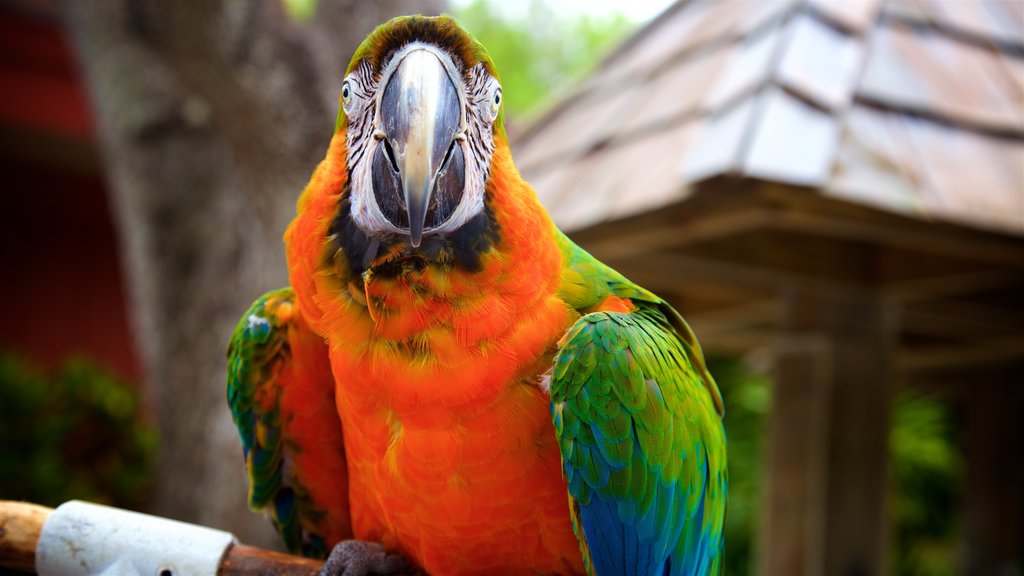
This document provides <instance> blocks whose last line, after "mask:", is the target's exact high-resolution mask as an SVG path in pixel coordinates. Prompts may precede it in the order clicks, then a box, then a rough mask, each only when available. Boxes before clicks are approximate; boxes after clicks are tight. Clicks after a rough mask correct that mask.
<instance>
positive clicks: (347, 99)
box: [341, 80, 352, 108]
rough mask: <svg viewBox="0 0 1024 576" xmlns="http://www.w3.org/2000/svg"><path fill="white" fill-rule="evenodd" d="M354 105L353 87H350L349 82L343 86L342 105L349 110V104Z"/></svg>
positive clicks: (346, 81)
mask: <svg viewBox="0 0 1024 576" xmlns="http://www.w3.org/2000/svg"><path fill="white" fill-rule="evenodd" d="M351 103H352V87H351V86H350V85H349V82H348V80H345V83H344V84H342V85H341V104H342V105H343V106H344V107H345V108H348V106H349V104H351Z"/></svg>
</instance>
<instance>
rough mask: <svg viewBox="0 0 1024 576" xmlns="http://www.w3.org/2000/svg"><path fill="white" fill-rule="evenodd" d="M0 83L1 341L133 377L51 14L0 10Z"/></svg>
mask: <svg viewBox="0 0 1024 576" xmlns="http://www.w3.org/2000/svg"><path fill="white" fill-rule="evenodd" d="M0 86H3V90H0V182H2V190H3V192H2V193H0V199H2V204H0V206H2V209H0V303H2V307H3V313H2V318H3V319H2V321H0V349H8V350H10V349H13V350H16V351H18V352H20V353H22V354H24V355H27V356H29V357H30V358H32V359H34V360H35V361H37V362H39V363H42V364H44V365H50V366H55V365H57V364H59V363H61V362H62V361H63V360H64V359H65V358H67V357H68V356H69V355H73V354H84V355H87V356H89V357H91V358H92V359H94V360H97V361H99V362H100V363H102V364H105V365H107V366H109V367H110V368H112V369H113V370H114V371H115V372H116V373H118V374H120V375H121V376H123V377H126V378H131V379H137V378H138V377H139V376H140V370H139V363H138V359H137V356H136V354H135V348H134V345H133V341H132V339H131V338H130V332H129V329H128V322H127V317H126V312H125V310H126V300H125V289H124V285H123V280H122V273H121V267H120V261H119V256H118V247H117V236H116V232H115V229H114V226H113V223H112V218H111V211H110V207H109V205H108V195H107V191H106V189H105V188H104V185H103V182H102V180H101V177H100V175H99V168H98V167H97V166H96V165H95V162H96V161H95V159H94V158H95V154H94V153H89V152H90V151H91V150H92V148H93V140H92V129H91V121H90V118H89V109H88V106H87V103H86V101H85V97H84V91H83V90H82V86H81V83H80V81H79V78H78V76H77V71H76V68H75V63H74V59H73V57H72V54H71V51H70V49H69V46H68V44H67V42H66V39H65V38H64V36H63V34H62V31H61V29H60V27H59V25H58V24H57V22H56V21H55V20H53V19H48V18H45V17H43V18H40V17H38V16H29V15H24V14H20V13H17V12H12V11H10V10H6V11H5V10H3V9H0ZM19 140H20V141H23V145H22V142H19ZM48 142H52V143H54V144H56V145H55V146H54V152H53V154H47V150H46V148H45V147H46V143H48ZM40 143H42V144H40ZM40 147H42V149H40ZM30 148H31V149H32V150H31V151H30V152H29V149H30ZM57 148H61V149H62V150H64V151H65V152H62V153H59V154H58V153H57V151H56V149H57ZM67 150H78V151H80V152H81V151H85V153H84V154H81V153H79V156H78V157H77V158H74V159H73V160H74V161H73V162H68V161H67V160H68V156H67V153H66V151H67ZM90 163H91V166H90ZM72 165H75V166H77V167H76V168H70V167H69V166H72ZM83 165H84V169H83Z"/></svg>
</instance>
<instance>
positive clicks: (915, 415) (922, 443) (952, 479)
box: [889, 392, 963, 576]
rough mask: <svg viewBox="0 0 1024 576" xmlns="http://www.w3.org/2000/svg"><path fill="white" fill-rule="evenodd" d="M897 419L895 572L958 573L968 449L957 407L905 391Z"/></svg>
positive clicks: (892, 441)
mask: <svg viewBox="0 0 1024 576" xmlns="http://www.w3.org/2000/svg"><path fill="white" fill-rule="evenodd" d="M892 419H893V422H892V432H891V435H890V436H889V447H890V454H891V459H892V460H891V462H892V474H891V480H892V486H891V489H892V498H890V507H889V513H890V521H891V522H892V525H893V526H894V527H895V534H894V537H895V542H894V545H893V547H892V552H893V553H892V556H891V559H892V562H893V566H892V571H893V573H894V574H905V575H907V576H917V575H921V576H924V575H929V576H944V575H948V574H958V573H960V572H961V571H962V570H961V569H960V568H959V564H958V560H959V559H958V557H957V553H958V550H957V542H958V541H959V540H960V530H961V528H960V524H959V523H958V521H957V519H958V517H959V515H958V514H957V506H958V502H959V487H960V486H962V485H963V484H962V482H963V457H962V453H963V452H962V450H961V449H960V443H959V438H958V435H957V433H958V429H957V426H956V422H957V420H956V418H954V414H953V411H952V408H951V407H950V405H949V404H948V403H945V402H942V401H940V400H937V399H935V398H932V397H929V396H924V395H921V394H916V393H912V392H903V393H901V394H900V395H899V396H897V398H896V400H895V402H894V404H893V417H892Z"/></svg>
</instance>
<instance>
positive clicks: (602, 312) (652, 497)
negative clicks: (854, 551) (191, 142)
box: [227, 16, 727, 575]
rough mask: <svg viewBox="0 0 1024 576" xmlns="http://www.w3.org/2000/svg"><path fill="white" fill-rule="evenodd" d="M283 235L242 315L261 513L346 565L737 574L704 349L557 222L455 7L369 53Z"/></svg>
mask: <svg viewBox="0 0 1024 576" xmlns="http://www.w3.org/2000/svg"><path fill="white" fill-rule="evenodd" d="M621 168H622V169H623V170H630V169H634V168H633V167H629V166H622V167H621ZM623 193H626V192H625V191H623ZM284 240H285V244H286V253H287V261H288V269H289V274H290V284H291V287H290V288H286V289H283V290H278V291H274V292H271V293H269V294H267V295H265V296H263V297H261V298H260V299H258V300H257V301H256V303H255V304H253V306H252V307H251V308H250V309H249V311H248V312H247V313H246V314H245V315H244V316H243V317H242V319H241V321H240V322H239V324H238V326H237V328H236V329H235V332H234V335H233V337H232V341H231V345H230V348H229V353H228V357H229V361H228V387H227V392H228V401H229V405H230V408H231V412H232V415H233V418H234V421H235V424H236V425H237V427H238V430H239V432H240V435H241V437H242V444H243V447H244V453H245V463H246V467H247V470H248V475H249V482H250V484H249V504H250V506H251V507H252V508H254V509H256V510H259V511H262V512H264V513H265V514H266V515H268V516H269V517H270V518H271V519H272V521H273V522H274V524H275V526H276V527H277V530H278V531H279V532H280V534H281V536H282V538H283V539H284V542H285V544H286V545H287V547H288V549H289V550H291V551H293V552H301V553H304V554H307V555H313V556H323V555H325V554H327V552H328V551H329V550H331V549H332V548H333V550H334V552H332V553H331V557H330V559H329V561H328V567H331V566H333V569H336V570H337V571H346V570H347V572H345V573H359V572H364V573H365V572H369V571H375V572H386V571H388V570H389V568H386V566H391V568H390V569H392V570H398V569H402V568H395V566H396V564H394V562H393V561H394V560H395V558H396V557H398V558H401V557H404V558H408V559H410V560H411V561H412V562H414V563H415V564H416V565H417V566H419V567H420V568H422V569H424V570H426V571H427V572H428V573H433V574H471V573H501V574H515V573H523V574H539V573H545V574H554V573H559V574H581V573H584V572H586V573H588V574H598V575H607V574H638V575H639V574H666V575H669V574H671V575H683V574H685V575H690V574H709V573H718V572H719V566H720V564H721V557H722V543H723V539H722V524H723V521H724V516H725V508H726V490H727V487H726V486H727V479H726V440H725V431H724V428H723V425H722V420H721V416H722V411H723V410H722V399H721V396H720V394H719V391H718V388H717V386H716V384H715V382H714V380H713V379H712V377H711V375H710V374H709V373H708V371H707V369H706V367H705V363H704V358H703V354H702V352H701V348H700V345H699V344H698V343H697V340H696V338H695V337H694V335H693V332H692V331H691V330H690V328H689V327H688V326H687V324H686V322H685V321H684V320H683V318H682V317H681V316H680V315H679V314H678V313H677V312H676V311H675V310H673V309H672V307H671V306H669V305H668V304H667V303H666V302H665V301H664V300H662V299H661V298H659V297H658V296H656V295H654V294H653V293H651V292H649V291H647V290H645V289H644V288H641V287H640V286H637V285H636V284H633V283H632V282H630V281H629V280H627V279H626V278H625V277H623V276H622V275H620V274H619V273H617V272H616V271H614V270H612V269H611V268H609V267H608V266H606V265H604V264H602V263H601V262H599V261H598V260H596V259H595V258H594V257H592V256H591V255H590V254H588V253H587V252H585V251H584V250H582V249H581V248H580V247H578V246H576V245H575V244H573V242H572V241H570V240H569V239H568V238H567V237H566V236H565V235H564V234H563V233H561V232H560V231H559V230H558V229H557V228H556V227H555V226H554V224H553V223H552V221H551V219H550V218H549V216H548V214H547V213H546V212H545V210H544V208H542V206H541V205H540V203H539V201H538V199H537V197H536V195H535V193H534V191H533V189H532V188H530V186H529V185H528V184H527V183H525V182H524V181H523V180H522V178H521V177H520V175H519V173H518V172H517V170H516V167H515V165H514V163H513V161H512V156H511V152H510V149H509V144H508V141H507V139H506V136H505V131H504V127H503V106H502V90H501V85H500V83H499V80H498V75H497V72H496V70H495V67H494V64H493V62H492V61H491V59H490V58H489V57H488V55H487V52H486V51H485V49H484V48H483V46H481V44H480V43H479V42H478V41H477V40H476V39H475V38H474V37H473V36H471V35H470V34H468V33H467V32H466V31H464V30H463V29H462V28H461V27H460V26H459V25H458V24H457V23H456V21H455V20H454V19H452V18H450V17H447V16H441V17H433V18H431V17H423V16H407V17H400V18H396V19H393V20H391V21H389V22H387V23H385V24H383V25H381V26H380V27H378V28H377V29H376V30H374V31H373V32H372V33H371V34H370V35H369V36H368V37H367V38H366V40H365V41H364V42H363V43H362V44H361V45H360V47H359V48H358V49H357V51H356V53H355V55H354V56H353V58H352V61H351V63H350V64H349V66H348V70H347V73H346V76H345V78H344V81H343V83H342V85H341V98H340V111H339V114H338V119H337V124H336V126H335V131H334V136H333V138H332V140H331V142H330V146H329V148H328V150H327V156H326V158H325V159H324V160H323V162H322V163H321V164H320V165H319V166H318V167H317V168H316V171H315V172H314V174H313V176H312V179H311V181H310V182H309V184H308V186H307V187H306V189H305V191H304V192H303V193H302V195H301V196H300V198H299V200H298V209H297V216H296V217H295V219H294V221H293V222H292V223H291V224H290V225H289V227H288V228H287V231H286V232H285V235H284ZM360 541H367V542H371V543H373V544H372V545H369V546H368V547H367V548H366V549H365V550H364V549H362V548H359V547H358V546H356V547H353V546H352V543H358V542H360ZM339 551H340V552H339ZM339 558H340V560H339ZM335 561H337V562H335ZM332 562H335V563H334V564H332ZM338 562H340V564H339V563H338ZM389 562H390V564H389ZM405 568H406V569H407V568H408V567H405Z"/></svg>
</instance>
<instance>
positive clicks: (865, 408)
mask: <svg viewBox="0 0 1024 576" xmlns="http://www.w3.org/2000/svg"><path fill="white" fill-rule="evenodd" d="M890 311H891V307H890V305H889V304H888V303H887V302H886V301H885V300H884V299H882V298H881V297H878V296H875V295H870V294H865V295H862V296H858V297H855V296H851V295H846V296H841V297H839V296H837V297H835V298H823V297H821V296H817V295H816V296H812V295H808V294H802V293H796V292H795V293H791V294H789V295H787V296H786V306H785V331H784V333H783V335H782V336H781V338H780V341H779V343H778V345H777V349H776V374H775V384H774V389H773V404H772V414H771V418H770V423H769V431H768V432H769V446H768V454H767V456H768V458H767V481H766V483H765V489H764V492H763V503H762V504H763V505H762V509H763V514H762V526H761V530H760V543H759V562H760V570H759V573H761V574H767V575H769V576H783V575H785V576H812V575H814V576H816V575H820V574H830V575H832V574H835V575H838V576H862V575H863V576H871V575H881V574H884V573H885V542H886V541H887V539H888V537H887V527H886V526H887V524H886V514H885V509H886V497H885V494H886V463H887V460H888V431H889V401H890V396H891V386H890V380H891V379H890V357H891V355H892V348H893V344H894V342H893V337H894V334H895V331H894V329H893V328H894V327H893V326H892V314H891V312H890Z"/></svg>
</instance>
